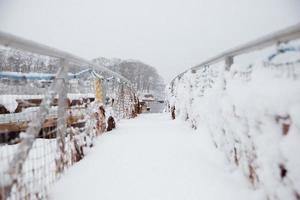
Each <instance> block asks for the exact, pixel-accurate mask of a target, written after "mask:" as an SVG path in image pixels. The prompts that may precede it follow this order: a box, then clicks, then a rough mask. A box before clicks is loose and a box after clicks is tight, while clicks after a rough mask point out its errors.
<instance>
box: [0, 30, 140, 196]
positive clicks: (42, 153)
mask: <svg viewBox="0 0 300 200" xmlns="http://www.w3.org/2000/svg"><path fill="white" fill-rule="evenodd" d="M0 45H3V46H5V47H3V48H14V49H17V50H18V51H20V52H21V53H20V54H22V52H26V53H28V52H29V53H30V54H31V55H30V56H32V57H38V56H40V55H42V56H44V57H54V58H55V59H57V60H58V66H57V71H58V72H57V74H49V73H40V72H31V73H24V72H3V71H2V72H0V160H1V162H0V200H2V199H45V198H47V193H48V190H49V187H50V186H51V184H52V183H53V182H54V181H55V180H57V178H59V177H60V176H61V174H62V173H63V172H64V171H65V169H67V168H68V167H69V166H70V165H72V164H73V163H74V162H77V161H79V160H81V159H82V157H83V156H84V155H85V153H86V151H85V149H86V148H89V147H92V146H93V139H94V138H95V137H96V136H97V135H99V134H101V133H103V132H104V131H106V130H107V131H109V130H111V129H112V128H114V127H115V123H116V121H118V120H119V119H120V118H130V117H135V116H136V114H137V113H138V112H139V111H138V110H139V106H138V100H137V98H136V93H135V90H134V88H133V87H132V84H131V83H130V81H128V80H127V79H126V78H125V77H123V76H121V75H119V74H117V73H115V72H113V71H110V70H109V69H107V68H105V67H102V66H98V65H96V64H94V63H91V62H90V61H87V60H84V59H82V58H79V57H77V56H73V55H71V54H69V53H66V52H63V51H60V50H56V49H52V48H50V47H47V46H45V45H41V44H38V43H35V42H32V41H28V40H24V39H22V38H18V37H16V36H12V35H9V34H6V33H2V32H0ZM13 57H14V55H9V58H8V59H11V58H13ZM18 59H19V58H18ZM19 61H20V60H18V62H19ZM0 62H4V61H3V60H2V61H0ZM24 62H25V61H24ZM22 64H23V63H22V59H21V62H19V65H22ZM74 66H80V67H81V68H85V70H82V71H80V72H78V73H70V72H69V69H70V68H71V67H74ZM29 67H31V66H29ZM46 67H47V66H46Z"/></svg>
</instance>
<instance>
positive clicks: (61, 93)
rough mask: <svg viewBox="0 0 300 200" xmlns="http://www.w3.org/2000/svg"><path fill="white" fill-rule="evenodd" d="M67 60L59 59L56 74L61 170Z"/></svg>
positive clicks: (65, 108) (65, 127)
mask: <svg viewBox="0 0 300 200" xmlns="http://www.w3.org/2000/svg"><path fill="white" fill-rule="evenodd" d="M67 64H68V63H67V61H66V60H65V59H60V67H61V71H60V72H59V74H58V77H57V81H58V108H57V109H58V110H57V116H58V117H57V138H58V139H57V145H58V147H59V150H60V152H59V153H60V154H59V155H60V157H59V162H58V166H57V167H58V171H59V172H63V171H64V166H65V164H66V163H65V160H66V159H65V155H66V152H65V151H66V147H65V146H66V145H65V137H66V133H67V124H66V111H67V82H68V70H67V68H68V67H67Z"/></svg>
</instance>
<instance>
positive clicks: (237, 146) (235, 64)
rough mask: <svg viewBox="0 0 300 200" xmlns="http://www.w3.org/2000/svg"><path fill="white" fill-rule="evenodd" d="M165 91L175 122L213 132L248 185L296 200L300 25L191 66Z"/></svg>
mask: <svg viewBox="0 0 300 200" xmlns="http://www.w3.org/2000/svg"><path fill="white" fill-rule="evenodd" d="M168 90H169V92H168V101H169V109H170V111H171V112H172V117H173V118H175V117H176V118H181V119H183V120H186V121H188V122H189V123H190V124H191V127H193V128H194V129H197V131H198V132H199V134H210V136H211V138H212V144H214V145H215V147H216V148H218V149H220V151H222V152H224V154H225V157H226V158H227V160H228V163H229V164H230V166H231V167H232V171H240V172H242V174H244V176H245V177H246V178H247V179H248V180H249V183H250V186H252V187H253V188H254V189H259V190H261V191H263V193H264V194H265V196H266V199H272V200H273V199H274V200H275V199H276V200H277V199H282V200H283V199H295V200H299V199H300V181H299V180H300V157H299V156H298V155H297V153H298V152H300V115H299V113H300V93H299V92H300V24H298V25H296V26H294V27H291V28H288V29H285V30H283V31H280V32H277V33H274V34H271V35H269V36H266V37H263V38H261V39H258V40H256V41H254V42H250V43H248V44H246V45H243V46H241V47H238V48H234V49H233V50H230V51H227V52H225V53H223V54H220V55H219V56H216V57H214V58H212V59H209V60H208V61H205V62H203V63H202V64H200V65H198V66H196V67H193V68H191V69H188V70H186V71H185V72H183V73H181V74H180V75H178V76H177V77H175V78H174V79H173V81H172V82H171V83H170V86H169V88H168Z"/></svg>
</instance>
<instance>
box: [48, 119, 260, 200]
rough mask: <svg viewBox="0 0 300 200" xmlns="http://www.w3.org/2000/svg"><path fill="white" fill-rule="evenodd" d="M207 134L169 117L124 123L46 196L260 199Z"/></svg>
mask: <svg viewBox="0 0 300 200" xmlns="http://www.w3.org/2000/svg"><path fill="white" fill-rule="evenodd" d="M228 166H229V165H228V163H227V161H226V159H225V158H224V156H223V154H222V153H221V152H220V151H218V150H217V149H216V148H215V147H214V145H213V143H212V141H211V139H210V138H209V134H208V133H207V130H204V129H198V130H197V131H195V130H192V129H191V128H190V127H188V125H187V124H185V123H184V122H182V121H181V120H175V121H172V120H171V119H170V117H169V116H168V115H167V114H145V115H140V117H138V118H136V119H131V120H123V121H121V123H120V124H118V127H117V129H116V130H114V131H112V132H109V133H105V134H104V135H103V136H101V137H98V138H97V141H96V143H95V147H94V148H92V149H90V152H89V153H88V155H87V156H86V157H85V158H84V159H83V160H82V161H81V162H79V163H77V164H75V165H74V166H73V167H71V169H70V170H68V171H67V172H66V174H65V175H64V177H62V179H61V180H60V181H59V182H58V183H56V184H55V186H54V188H53V189H52V192H51V193H50V197H51V199H55V200H60V199H62V200H65V199H72V200H76V199H78V200H82V199H105V200H111V199H115V200H119V199H126V200H127V199H128V200H129V199H130V200H134V199H136V200H148V199H149V200H150V199H151V200H168V199H169V200H176V199H178V200H179V199H180V200H183V199H187V200H193V199H195V200H196V199H197V200H199V199H205V200H209V199H222V200H226V199H228V200H234V199H241V198H242V199H260V197H262V195H261V193H260V192H259V191H255V190H253V189H252V188H251V186H250V185H249V183H248V182H247V180H246V179H244V178H243V176H242V175H241V174H238V172H237V171H235V172H232V170H231V169H230V168H229V167H228Z"/></svg>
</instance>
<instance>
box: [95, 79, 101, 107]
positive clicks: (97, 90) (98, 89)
mask: <svg viewBox="0 0 300 200" xmlns="http://www.w3.org/2000/svg"><path fill="white" fill-rule="evenodd" d="M95 95H96V101H97V102H99V103H103V98H102V91H101V81H100V79H97V80H96V81H95Z"/></svg>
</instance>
